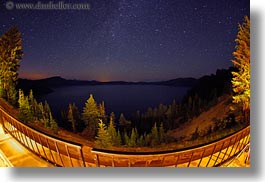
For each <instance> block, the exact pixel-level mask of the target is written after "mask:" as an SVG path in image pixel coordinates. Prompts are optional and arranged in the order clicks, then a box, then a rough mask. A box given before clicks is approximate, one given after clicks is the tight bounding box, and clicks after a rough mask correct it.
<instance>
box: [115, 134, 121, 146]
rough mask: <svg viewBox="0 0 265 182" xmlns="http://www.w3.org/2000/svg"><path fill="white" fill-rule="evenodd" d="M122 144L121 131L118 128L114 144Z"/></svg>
mask: <svg viewBox="0 0 265 182" xmlns="http://www.w3.org/2000/svg"><path fill="white" fill-rule="evenodd" d="M121 144H122V140H121V133H120V131H119V130H118V132H117V136H116V139H115V143H114V145H115V146H117V147H119V146H120V145H121Z"/></svg>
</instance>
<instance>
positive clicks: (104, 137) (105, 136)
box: [95, 119, 111, 149]
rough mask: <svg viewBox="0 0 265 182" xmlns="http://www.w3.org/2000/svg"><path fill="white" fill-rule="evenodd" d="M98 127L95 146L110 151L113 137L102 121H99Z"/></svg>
mask: <svg viewBox="0 0 265 182" xmlns="http://www.w3.org/2000/svg"><path fill="white" fill-rule="evenodd" d="M98 126H99V127H98V132H97V136H96V141H95V146H96V147H97V148H104V149H108V148H110V147H111V137H110V135H109V133H108V131H107V127H106V125H105V124H104V123H103V121H102V120H101V119H99V122H98Z"/></svg>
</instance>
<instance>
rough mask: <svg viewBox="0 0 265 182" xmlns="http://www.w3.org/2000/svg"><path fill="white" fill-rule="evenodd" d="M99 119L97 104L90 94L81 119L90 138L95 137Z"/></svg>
mask: <svg viewBox="0 0 265 182" xmlns="http://www.w3.org/2000/svg"><path fill="white" fill-rule="evenodd" d="M99 118H100V112H99V110H98V106H97V103H96V101H95V100H94V98H93V95H92V94H90V97H89V99H88V100H87V102H86V105H85V107H84V108H83V113H82V119H83V121H84V122H85V124H86V127H87V128H88V131H89V134H90V136H91V137H95V136H96V132H97V128H98V119H99Z"/></svg>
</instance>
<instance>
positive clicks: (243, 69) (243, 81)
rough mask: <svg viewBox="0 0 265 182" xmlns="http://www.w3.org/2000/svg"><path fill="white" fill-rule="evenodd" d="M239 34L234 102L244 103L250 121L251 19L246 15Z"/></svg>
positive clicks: (239, 27) (246, 118)
mask: <svg viewBox="0 0 265 182" xmlns="http://www.w3.org/2000/svg"><path fill="white" fill-rule="evenodd" d="M238 29H239V31H238V34H237V38H236V40H235V42H236V47H235V48H236V50H235V52H233V56H234V58H235V59H234V60H232V62H233V63H234V65H235V67H236V68H237V69H238V71H237V72H232V74H233V79H232V85H233V91H234V93H235V95H234V96H233V102H234V103H238V104H241V105H242V110H243V113H244V120H245V121H246V120H247V121H249V112H250V20H249V18H248V17H247V16H245V22H244V23H243V24H242V25H240V24H239V25H238Z"/></svg>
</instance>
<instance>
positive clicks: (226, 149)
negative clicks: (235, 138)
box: [220, 138, 232, 163]
mask: <svg viewBox="0 0 265 182" xmlns="http://www.w3.org/2000/svg"><path fill="white" fill-rule="evenodd" d="M231 141H232V138H230V140H229V143H228V146H227V148H226V151H225V154H224V156H223V158H222V160H221V162H220V163H222V162H223V160H224V158H225V155H226V153H227V151H228V148H229V147H230V143H231Z"/></svg>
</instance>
